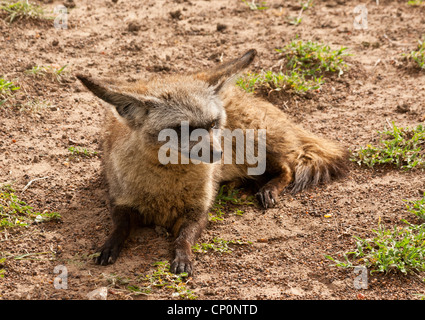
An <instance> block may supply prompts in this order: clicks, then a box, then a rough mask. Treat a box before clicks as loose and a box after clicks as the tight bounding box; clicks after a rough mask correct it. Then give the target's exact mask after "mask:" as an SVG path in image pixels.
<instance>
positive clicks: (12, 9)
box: [0, 0, 50, 23]
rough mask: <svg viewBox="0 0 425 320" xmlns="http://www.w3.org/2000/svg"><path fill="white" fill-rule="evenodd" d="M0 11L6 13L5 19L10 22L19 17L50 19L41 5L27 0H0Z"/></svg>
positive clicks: (19, 18)
mask: <svg viewBox="0 0 425 320" xmlns="http://www.w3.org/2000/svg"><path fill="white" fill-rule="evenodd" d="M0 12H4V13H6V17H5V19H6V21H9V22H10V23H12V22H14V21H17V20H21V19H50V18H48V17H46V16H45V14H44V10H43V8H42V7H41V6H39V5H38V4H32V3H30V2H29V1H28V0H23V1H0Z"/></svg>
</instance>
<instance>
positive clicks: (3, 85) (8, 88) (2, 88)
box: [0, 78, 20, 106]
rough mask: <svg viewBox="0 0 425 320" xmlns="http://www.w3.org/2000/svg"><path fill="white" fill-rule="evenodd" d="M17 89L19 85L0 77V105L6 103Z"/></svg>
mask: <svg viewBox="0 0 425 320" xmlns="http://www.w3.org/2000/svg"><path fill="white" fill-rule="evenodd" d="M19 89H20V87H17V86H15V84H14V83H13V82H11V81H8V80H5V79H3V78H0V106H1V105H3V104H4V103H6V101H7V100H8V98H9V97H10V96H11V95H12V93H13V92H14V91H16V90H19Z"/></svg>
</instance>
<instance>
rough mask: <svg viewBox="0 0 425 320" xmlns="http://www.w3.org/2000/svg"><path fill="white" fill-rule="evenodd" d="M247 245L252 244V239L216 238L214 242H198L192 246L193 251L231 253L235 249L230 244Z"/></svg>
mask: <svg viewBox="0 0 425 320" xmlns="http://www.w3.org/2000/svg"><path fill="white" fill-rule="evenodd" d="M235 244H237V245H246V244H252V242H250V241H243V240H224V239H220V238H214V239H213V240H212V243H197V244H195V245H194V246H192V250H193V252H197V253H207V252H208V251H214V252H219V253H231V252H232V251H233V250H232V248H231V246H229V245H235Z"/></svg>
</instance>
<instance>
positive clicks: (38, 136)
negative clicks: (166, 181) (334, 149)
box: [0, 0, 425, 299]
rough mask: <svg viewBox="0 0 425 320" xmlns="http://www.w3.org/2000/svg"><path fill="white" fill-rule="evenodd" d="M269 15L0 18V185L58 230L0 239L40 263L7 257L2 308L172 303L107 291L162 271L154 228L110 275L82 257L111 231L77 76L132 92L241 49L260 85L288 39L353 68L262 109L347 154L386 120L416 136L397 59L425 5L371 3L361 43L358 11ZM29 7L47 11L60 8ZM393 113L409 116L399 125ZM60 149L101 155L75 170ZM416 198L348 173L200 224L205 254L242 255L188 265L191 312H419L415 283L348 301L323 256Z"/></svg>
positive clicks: (117, 11) (326, 7) (97, 13)
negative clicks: (83, 302)
mask: <svg viewBox="0 0 425 320" xmlns="http://www.w3.org/2000/svg"><path fill="white" fill-rule="evenodd" d="M266 2H267V5H268V6H269V9H267V10H261V11H260V10H250V9H249V8H248V7H247V6H246V5H245V4H244V3H242V2H241V1H237V0H229V1H224V0H212V1H197V0H174V1H168V0H167V1H153V0H146V1H140V2H133V1H123V0H118V1H115V2H112V1H109V0H93V1H79V0H75V2H73V1H68V2H66V3H65V4H66V5H68V6H69V7H70V6H72V4H74V5H75V7H74V8H72V9H71V8H70V9H69V16H68V29H64V30H60V29H55V28H54V27H53V22H52V21H49V22H38V21H18V22H16V23H13V24H8V23H7V22H5V21H3V20H1V19H0V31H1V32H0V43H1V55H0V75H3V76H4V77H5V78H8V79H11V80H14V81H15V82H16V83H18V84H19V85H20V86H21V88H22V89H21V90H20V91H19V92H18V93H17V94H16V96H15V98H16V103H15V104H14V105H13V106H9V107H6V108H0V183H3V182H12V183H13V186H14V188H15V189H16V190H17V194H18V195H20V197H21V198H22V199H23V200H25V201H26V202H27V203H28V204H30V205H32V206H33V207H34V208H35V209H37V210H40V211H43V210H49V211H56V212H59V213H60V214H61V216H62V221H61V222H60V223H58V222H47V223H41V224H35V225H31V226H30V227H29V228H27V229H25V230H20V231H15V232H13V231H9V232H6V233H5V232H3V233H2V234H1V237H0V238H1V242H0V253H7V254H9V255H10V254H11V255H14V256H18V255H22V254H26V253H34V254H35V253H46V252H47V253H48V254H40V255H31V256H28V259H21V260H16V259H7V261H6V262H5V263H4V269H5V271H6V273H5V276H4V278H0V299H86V295H87V293H89V292H90V291H92V290H94V289H96V288H99V287H102V286H108V288H109V293H108V299H174V297H173V296H172V294H171V293H170V291H167V290H154V292H153V293H151V294H150V295H147V296H146V295H139V296H136V295H133V294H131V292H130V291H129V290H127V289H126V284H124V283H122V282H120V281H118V280H117V279H130V282H131V281H135V280H136V279H137V277H139V276H140V275H142V276H143V275H145V274H149V273H150V272H152V271H153V270H154V269H155V268H154V267H153V266H152V264H153V263H154V262H157V261H164V260H168V261H170V260H171V259H172V241H173V239H172V238H170V237H167V236H166V235H164V234H163V233H161V232H157V231H158V230H157V231H155V229H152V228H143V229H141V230H139V231H137V232H136V233H135V234H134V235H132V237H131V238H130V239H129V241H128V242H127V244H126V246H125V247H124V249H123V251H122V253H121V255H120V258H119V259H118V261H117V262H116V263H115V264H114V265H110V266H106V267H99V266H96V265H95V264H94V263H93V262H92V260H91V259H89V256H90V255H91V254H93V253H94V252H95V249H96V248H97V247H98V246H99V245H101V244H102V243H103V241H104V240H105V238H106V236H107V235H108V234H109V231H110V229H111V227H112V224H111V219H110V218H109V213H108V210H107V203H106V196H105V189H104V187H103V185H102V183H101V178H100V162H101V160H100V159H101V157H102V153H101V150H100V149H99V148H100V147H99V132H100V128H101V126H102V119H103V110H104V106H103V105H102V104H101V103H100V102H99V100H98V99H96V98H95V97H93V96H92V95H91V94H90V93H88V92H87V91H86V90H85V89H84V88H83V87H82V85H81V84H80V83H79V82H78V81H77V80H76V78H75V77H74V76H73V74H75V73H78V72H83V73H88V74H92V75H93V76H97V77H101V78H104V79H119V80H124V81H135V80H136V79H139V78H146V77H149V76H150V75H152V74H155V73H158V72H159V73H175V72H189V71H194V70H198V69H199V68H203V67H207V66H213V65H215V64H217V63H218V62H219V61H220V58H222V59H223V60H226V59H231V58H233V57H235V56H238V55H240V54H241V53H243V52H244V51H245V50H247V49H250V48H255V49H256V50H257V51H258V58H256V60H255V62H254V63H253V65H252V67H251V70H253V71H259V70H261V69H268V68H271V67H272V66H274V65H275V64H276V63H277V62H278V59H279V58H280V57H279V54H278V53H277V52H276V51H275V50H274V49H275V48H281V47H283V46H284V45H285V44H287V43H289V42H290V40H292V39H294V38H295V36H296V35H299V37H300V38H301V39H304V40H308V39H311V40H314V41H318V42H323V43H327V44H329V45H331V47H332V48H335V49H336V48H339V47H340V46H346V47H348V48H349V49H350V53H351V54H352V56H350V57H349V58H348V59H347V61H348V63H349V65H350V69H349V70H348V71H347V72H345V73H344V74H343V75H342V76H341V77H340V78H337V77H332V78H330V79H328V80H327V81H326V84H325V85H324V86H323V88H322V90H321V91H320V92H315V93H312V94H309V95H307V97H299V96H297V95H293V94H286V95H277V94H275V93H273V94H271V95H270V96H269V97H268V98H269V99H270V100H271V101H272V102H273V103H275V104H276V105H278V106H279V107H281V108H282V109H283V110H284V112H287V113H288V114H289V115H290V116H291V117H292V118H293V119H294V121H296V122H297V123H300V124H301V125H302V126H304V127H305V128H308V129H309V130H311V131H313V132H315V133H317V134H319V135H323V136H326V137H329V138H332V139H335V140H338V141H340V143H341V144H342V145H344V146H345V147H346V148H349V149H351V150H354V149H356V148H357V147H359V146H364V145H366V144H368V143H372V144H373V143H376V142H377V141H378V138H379V136H378V134H377V133H376V131H377V130H382V129H383V128H384V127H385V126H386V125H387V123H388V122H392V121H394V122H395V123H396V124H397V125H399V126H414V125H417V124H418V123H420V122H423V121H424V116H425V106H424V101H425V91H424V88H425V76H424V73H423V72H418V71H415V70H413V69H412V68H409V67H407V66H406V64H405V63H404V62H403V61H402V59H401V53H402V52H407V51H408V50H412V49H414V48H415V47H416V44H417V40H418V39H419V38H420V37H421V36H422V35H423V34H425V7H424V6H422V7H411V6H407V5H406V2H407V1H379V5H377V4H376V2H375V1H369V2H368V3H367V4H366V6H367V9H368V29H367V30H355V29H354V28H353V20H354V17H355V14H354V13H353V10H354V7H355V6H356V5H357V2H352V1H342V0H331V1H315V5H314V7H312V8H310V9H309V10H307V11H306V12H305V13H303V20H302V22H301V24H299V25H297V26H294V25H291V24H288V23H287V22H286V17H287V16H296V15H297V14H298V12H299V10H300V6H299V2H298V1H272V0H269V1H266ZM40 3H41V4H42V5H43V6H44V7H45V8H47V9H48V10H53V8H54V7H55V6H56V5H58V4H60V3H61V2H59V1H53V2H52V1H45V2H40ZM171 13H173V14H171ZM219 24H220V25H225V26H226V27H218V28H217V26H218V25H219ZM52 64H56V65H59V66H63V65H68V67H67V69H66V70H68V71H69V73H68V74H66V75H65V76H64V77H63V81H62V82H58V81H55V80H52V79H50V78H48V77H38V78H34V77H33V76H31V75H28V74H25V73H24V71H25V70H27V69H30V68H32V67H33V66H35V65H52ZM30 102H32V103H33V105H34V106H33V107H32V108H31V107H30V105H29V103H30ZM398 105H406V106H407V109H403V110H404V112H400V108H399V109H397V106H398ZM70 146H80V147H84V148H87V149H89V150H92V151H97V152H98V155H97V156H93V157H89V158H86V157H77V158H74V159H70V153H69V151H68V147H70ZM42 177H48V178H45V179H43V180H38V181H35V182H34V183H32V184H31V186H30V187H28V188H27V189H26V190H25V192H23V193H22V190H23V189H24V187H25V186H26V185H27V184H28V182H29V181H31V180H33V179H35V178H42ZM424 189H425V178H424V175H423V172H421V171H419V170H414V171H410V172H400V171H398V170H394V169H382V168H377V169H365V168H362V167H358V166H357V164H355V163H351V164H350V173H349V175H348V177H346V178H344V179H343V180H340V181H337V182H334V183H332V184H329V185H326V186H320V187H317V188H314V189H311V190H308V191H305V192H302V193H300V194H298V195H296V196H290V195H288V194H282V196H281V201H280V203H279V205H278V206H277V207H276V208H273V209H269V210H267V211H262V210H260V209H257V208H256V207H253V206H247V207H244V208H242V209H243V210H244V211H245V212H244V214H243V215H242V216H236V215H231V214H228V215H226V217H225V219H224V221H223V222H217V223H211V224H210V226H209V227H208V229H207V230H206V231H205V232H204V233H203V235H202V238H201V239H200V242H208V241H211V240H212V239H213V238H214V237H218V238H223V239H226V240H235V239H243V240H245V241H251V242H252V245H247V246H234V247H233V252H232V253H231V254H219V253H215V252H210V253H206V254H196V255H195V257H196V261H195V267H196V274H195V276H194V277H193V279H192V280H191V282H190V284H189V286H190V288H191V290H192V291H193V292H194V293H195V294H196V295H197V296H198V299H416V297H417V296H415V294H424V293H425V288H424V284H423V282H422V281H421V278H423V275H422V277H418V276H417V275H401V274H395V273H393V274H387V275H383V274H373V275H369V282H368V284H369V286H368V289H365V290H358V289H356V288H355V287H354V284H353V282H354V279H355V278H356V277H357V275H356V274H355V273H354V272H353V270H352V269H349V270H344V269H339V268H336V267H332V266H331V264H332V263H331V262H330V261H329V260H327V259H325V257H324V256H325V255H332V256H335V257H338V254H339V253H341V252H345V251H349V250H351V249H353V248H354V241H353V238H352V236H353V235H359V236H362V237H365V236H368V235H371V231H370V230H371V229H372V228H375V227H376V226H377V224H378V220H379V219H381V221H382V222H383V223H385V224H386V225H388V226H392V225H396V224H399V223H400V218H406V217H409V213H407V211H406V206H405V203H404V202H403V199H418V198H419V196H420V194H421V193H422V194H423V190H424ZM326 214H330V215H331V217H330V218H325V217H324V215H326ZM52 253H54V255H52ZM52 256H54V259H50V258H51V257H52ZM30 257H32V259H30ZM35 257H36V258H37V259H35ZM58 265H64V266H66V268H67V270H68V289H66V290H65V289H55V288H54V279H55V277H57V274H55V273H54V268H55V267H56V266H58ZM111 279H115V281H111Z"/></svg>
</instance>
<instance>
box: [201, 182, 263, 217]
mask: <svg viewBox="0 0 425 320" xmlns="http://www.w3.org/2000/svg"><path fill="white" fill-rule="evenodd" d="M240 192H241V190H240V189H235V188H232V187H229V186H227V185H222V186H221V187H220V190H219V191H218V193H217V196H216V198H215V202H214V204H213V206H212V212H210V213H209V216H210V221H213V222H217V221H223V220H224V218H223V216H224V215H225V214H226V212H229V211H231V210H233V213H234V214H236V215H238V216H241V215H243V213H244V211H243V210H241V209H240V206H251V205H255V202H254V197H253V196H247V197H245V196H241V195H240Z"/></svg>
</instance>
